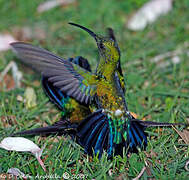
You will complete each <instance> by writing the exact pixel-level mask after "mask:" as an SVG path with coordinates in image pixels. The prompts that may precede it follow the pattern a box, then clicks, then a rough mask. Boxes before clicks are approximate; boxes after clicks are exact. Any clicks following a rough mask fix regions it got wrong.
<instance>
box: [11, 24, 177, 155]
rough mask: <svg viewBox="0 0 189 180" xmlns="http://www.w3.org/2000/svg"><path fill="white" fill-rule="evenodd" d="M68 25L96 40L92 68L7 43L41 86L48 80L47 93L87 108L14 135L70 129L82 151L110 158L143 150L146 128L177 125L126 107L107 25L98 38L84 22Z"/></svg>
mask: <svg viewBox="0 0 189 180" xmlns="http://www.w3.org/2000/svg"><path fill="white" fill-rule="evenodd" d="M70 24H71V25H74V26H77V27H79V28H81V29H83V30H85V31H87V32H88V33H89V34H90V35H91V36H92V37H93V38H94V39H95V40H96V43H97V46H98V51H99V55H100V60H99V63H98V66H97V69H96V72H95V73H93V72H91V71H89V70H87V69H85V68H83V67H82V66H79V65H78V64H77V63H74V62H72V61H69V60H66V59H63V58H61V57H59V56H56V55H54V54H53V53H51V52H49V51H47V50H45V49H42V48H38V47H35V46H32V45H30V44H26V43H22V42H16V43H12V44H11V46H12V49H13V51H14V52H15V53H16V55H17V56H18V57H19V58H20V59H21V60H22V61H23V62H24V63H26V64H29V65H31V66H32V67H34V68H35V69H37V70H38V71H40V72H41V73H42V76H43V77H44V82H45V83H44V85H43V86H44V87H45V86H46V85H50V86H49V87H50V88H49V89H48V88H45V89H47V91H46V92H47V94H48V91H50V90H51V89H53V88H54V92H58V95H60V97H63V96H64V97H65V95H66V97H68V98H69V99H73V100H74V101H76V102H77V103H78V104H79V108H80V107H81V106H83V107H84V108H86V112H87V111H88V113H86V116H85V117H84V118H81V120H80V121H77V122H74V121H70V120H69V119H67V118H66V117H65V119H66V120H65V119H64V120H60V121H59V122H57V123H55V124H53V125H52V126H48V127H44V128H45V129H44V128H38V129H33V130H28V131H23V132H19V133H17V134H43V132H44V133H47V134H48V133H50V132H52V133H55V132H57V133H62V134H69V135H70V136H71V137H72V138H74V139H75V140H76V142H77V143H78V144H79V145H81V146H82V147H83V148H84V151H85V152H86V153H87V154H89V155H93V154H96V155H98V157H99V158H100V157H101V156H102V153H103V151H106V152H107V154H108V157H109V158H111V157H112V156H113V155H117V154H119V155H122V154H123V150H124V149H125V150H127V152H138V149H139V148H140V149H145V148H146V146H147V136H148V134H147V133H146V132H145V129H146V128H147V127H152V126H153V127H155V126H172V125H180V124H176V123H175V124H174V123H158V122H152V121H141V120H138V119H135V118H134V117H133V116H132V115H131V113H130V112H129V110H128V107H127V104H126V100H125V84H124V80H123V73H122V69H121V64H120V57H121V53H120V49H119V47H118V44H117V41H116V40H115V36H114V34H113V30H112V29H110V28H109V30H108V34H109V36H108V37H102V36H99V35H97V34H95V33H94V32H92V31H91V30H89V29H87V28H85V27H84V26H81V25H78V24H75V23H70ZM46 82H47V83H46ZM61 93H62V94H61ZM54 94H55V93H54ZM58 95H57V96H56V97H58ZM62 95H63V96H62ZM53 98H54V97H53ZM55 99H56V98H55ZM64 99H65V98H64ZM58 100H60V98H58ZM55 104H56V103H55ZM60 104H61V103H60ZM63 104H64V103H63ZM69 104H72V103H70V102H69V103H68V105H69ZM79 113H80V112H78V114H76V116H78V115H79ZM63 117H64V116H63Z"/></svg>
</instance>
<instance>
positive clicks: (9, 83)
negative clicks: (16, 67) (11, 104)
mask: <svg viewBox="0 0 189 180" xmlns="http://www.w3.org/2000/svg"><path fill="white" fill-rule="evenodd" d="M4 88H5V91H10V90H12V89H14V88H15V82H14V79H13V77H12V76H10V75H9V74H6V75H5V76H4V77H3V79H1V81H0V90H3V89H4Z"/></svg>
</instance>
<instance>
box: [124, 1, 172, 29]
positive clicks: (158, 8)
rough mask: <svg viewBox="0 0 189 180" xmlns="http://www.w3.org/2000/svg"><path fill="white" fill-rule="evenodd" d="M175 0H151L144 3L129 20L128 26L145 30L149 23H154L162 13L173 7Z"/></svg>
mask: <svg viewBox="0 0 189 180" xmlns="http://www.w3.org/2000/svg"><path fill="white" fill-rule="evenodd" d="M172 1H173V0H151V1H149V2H147V3H146V4H144V5H143V7H142V8H141V9H139V10H138V11H137V12H136V14H135V15H134V16H133V17H132V18H131V19H130V20H129V22H128V24H127V27H128V28H129V29H130V30H133V31H139V30H143V29H144V28H145V27H146V26H147V24H151V23H153V22H154V21H155V20H156V19H157V18H158V17H159V16H160V15H163V14H166V13H168V12H169V11H170V10H171V9H172Z"/></svg>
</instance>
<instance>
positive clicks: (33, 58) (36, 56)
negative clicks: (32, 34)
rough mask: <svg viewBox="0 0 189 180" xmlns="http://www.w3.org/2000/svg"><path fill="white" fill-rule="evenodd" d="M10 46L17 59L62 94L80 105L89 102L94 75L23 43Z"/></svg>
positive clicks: (95, 82)
mask: <svg viewBox="0 0 189 180" xmlns="http://www.w3.org/2000/svg"><path fill="white" fill-rule="evenodd" d="M11 46H12V49H13V52H15V53H16V55H17V56H18V58H20V59H21V60H22V61H23V62H24V63H26V64H27V65H29V66H31V67H33V68H34V69H35V70H37V71H39V72H41V73H42V74H43V75H44V76H45V77H47V78H48V81H50V82H52V83H53V85H54V86H55V87H58V88H60V90H61V91H62V92H63V93H65V94H67V95H68V96H70V97H72V98H74V99H76V100H77V101H79V102H80V103H84V104H88V103H89V102H90V100H91V98H92V96H93V95H94V94H95V92H96V84H97V79H96V76H95V75H94V74H92V73H91V72H89V71H86V70H85V69H83V68H81V67H79V66H78V65H76V64H74V63H71V62H70V61H67V60H65V59H63V58H60V57H58V56H56V55H54V54H53V53H51V52H49V51H47V50H45V49H42V48H39V47H35V46H32V45H30V44H27V43H23V42H16V43H12V44H11Z"/></svg>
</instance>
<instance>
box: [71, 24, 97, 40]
mask: <svg viewBox="0 0 189 180" xmlns="http://www.w3.org/2000/svg"><path fill="white" fill-rule="evenodd" d="M68 24H71V25H73V26H76V27H79V28H81V29H83V30H84V31H86V32H88V33H89V34H90V35H91V36H92V37H93V38H95V40H96V41H97V39H98V36H97V35H96V34H95V33H94V32H92V31H91V30H89V29H87V28H86V27H84V26H81V25H79V24H75V23H71V22H69V23H68Z"/></svg>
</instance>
